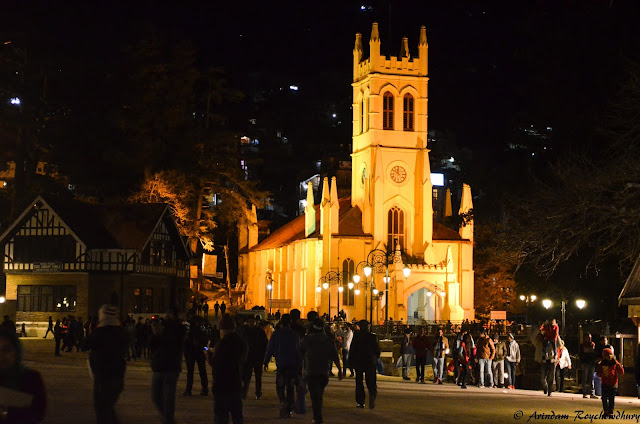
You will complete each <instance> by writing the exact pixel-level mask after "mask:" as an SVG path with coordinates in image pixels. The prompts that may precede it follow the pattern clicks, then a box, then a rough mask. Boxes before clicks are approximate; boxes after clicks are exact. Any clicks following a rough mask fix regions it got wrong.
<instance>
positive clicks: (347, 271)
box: [340, 259, 356, 306]
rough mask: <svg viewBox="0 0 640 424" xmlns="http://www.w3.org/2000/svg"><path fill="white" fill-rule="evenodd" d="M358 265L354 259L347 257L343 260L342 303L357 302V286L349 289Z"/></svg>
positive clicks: (346, 304)
mask: <svg viewBox="0 0 640 424" xmlns="http://www.w3.org/2000/svg"><path fill="white" fill-rule="evenodd" d="M355 270H356V266H355V262H353V259H345V260H344V261H343V262H342V286H343V289H342V299H340V300H341V305H343V306H353V305H354V302H355V294H354V290H355V286H354V288H352V289H349V282H350V281H353V275H354V274H355Z"/></svg>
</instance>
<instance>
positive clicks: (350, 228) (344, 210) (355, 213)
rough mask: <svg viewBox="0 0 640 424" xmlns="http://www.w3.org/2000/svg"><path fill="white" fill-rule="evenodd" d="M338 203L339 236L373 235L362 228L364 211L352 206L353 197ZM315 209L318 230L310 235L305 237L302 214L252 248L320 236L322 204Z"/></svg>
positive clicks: (274, 245) (258, 248) (273, 246)
mask: <svg viewBox="0 0 640 424" xmlns="http://www.w3.org/2000/svg"><path fill="white" fill-rule="evenodd" d="M338 205H339V208H340V209H339V210H340V216H339V218H338V234H337V235H338V236H360V237H371V234H365V232H364V231H363V230H362V212H361V211H360V208H359V207H357V206H355V207H353V206H351V197H345V198H342V199H339V200H338ZM314 209H315V210H316V230H315V231H314V232H313V233H311V234H309V237H305V228H304V225H305V222H304V220H305V216H304V215H300V216H299V217H297V218H295V219H293V220H292V221H289V222H288V223H286V224H284V225H283V226H282V227H280V228H278V229H277V230H275V231H274V232H273V233H271V234H269V236H267V238H265V239H264V240H262V241H261V242H260V243H258V244H257V245H255V246H254V247H252V248H251V250H263V249H272V248H275V247H280V246H284V245H287V244H290V243H293V242H294V241H296V240H302V239H304V238H316V239H317V238H319V237H320V205H315V206H314Z"/></svg>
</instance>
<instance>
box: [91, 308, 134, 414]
mask: <svg viewBox="0 0 640 424" xmlns="http://www.w3.org/2000/svg"><path fill="white" fill-rule="evenodd" d="M118 312H119V311H118V308H117V307H115V306H113V305H102V307H101V308H100V310H99V311H98V320H99V324H98V328H96V329H95V330H94V331H93V332H91V334H90V335H89V338H88V339H87V347H88V348H89V349H90V351H91V353H90V354H89V365H90V366H91V372H92V373H93V404H94V408H95V411H96V418H97V422H98V424H115V423H117V422H118V418H117V417H116V412H115V409H114V406H115V404H116V401H117V400H118V397H119V396H120V393H121V392H122V389H123V388H124V372H125V366H126V363H127V361H126V359H125V357H126V355H127V349H128V348H129V337H128V336H127V334H126V333H125V331H124V328H122V326H121V325H120V320H119V319H118Z"/></svg>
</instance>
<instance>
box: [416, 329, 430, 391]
mask: <svg viewBox="0 0 640 424" xmlns="http://www.w3.org/2000/svg"><path fill="white" fill-rule="evenodd" d="M412 345H413V351H414V352H415V355H416V383H421V384H424V366H425V364H426V363H427V351H428V350H429V347H430V346H429V338H428V337H427V335H426V332H425V329H424V327H421V328H420V333H419V334H418V335H417V336H416V337H414V338H413V342H412Z"/></svg>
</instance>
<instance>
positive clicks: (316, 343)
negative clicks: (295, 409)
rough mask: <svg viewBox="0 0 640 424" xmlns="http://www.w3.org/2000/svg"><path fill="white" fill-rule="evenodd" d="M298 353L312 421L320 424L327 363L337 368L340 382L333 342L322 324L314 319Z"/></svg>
mask: <svg viewBox="0 0 640 424" xmlns="http://www.w3.org/2000/svg"><path fill="white" fill-rule="evenodd" d="M298 351H299V352H300V354H301V355H302V357H303V361H304V367H303V378H304V379H305V380H306V382H307V386H308V387H309V395H310V397H311V409H313V421H314V423H315V424H322V422H323V420H322V397H323V395H324V389H325V387H326V386H327V384H329V370H328V368H327V363H328V362H329V361H331V362H333V363H335V364H336V366H337V367H338V379H340V380H342V369H341V368H340V358H339V357H338V351H337V350H336V345H335V343H334V341H333V340H331V339H330V338H329V336H327V335H326V334H325V332H324V322H323V321H322V320H321V319H319V318H316V319H315V320H314V321H313V324H312V325H311V328H310V331H309V333H308V334H307V335H306V336H304V337H303V338H302V340H300V342H298Z"/></svg>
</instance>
